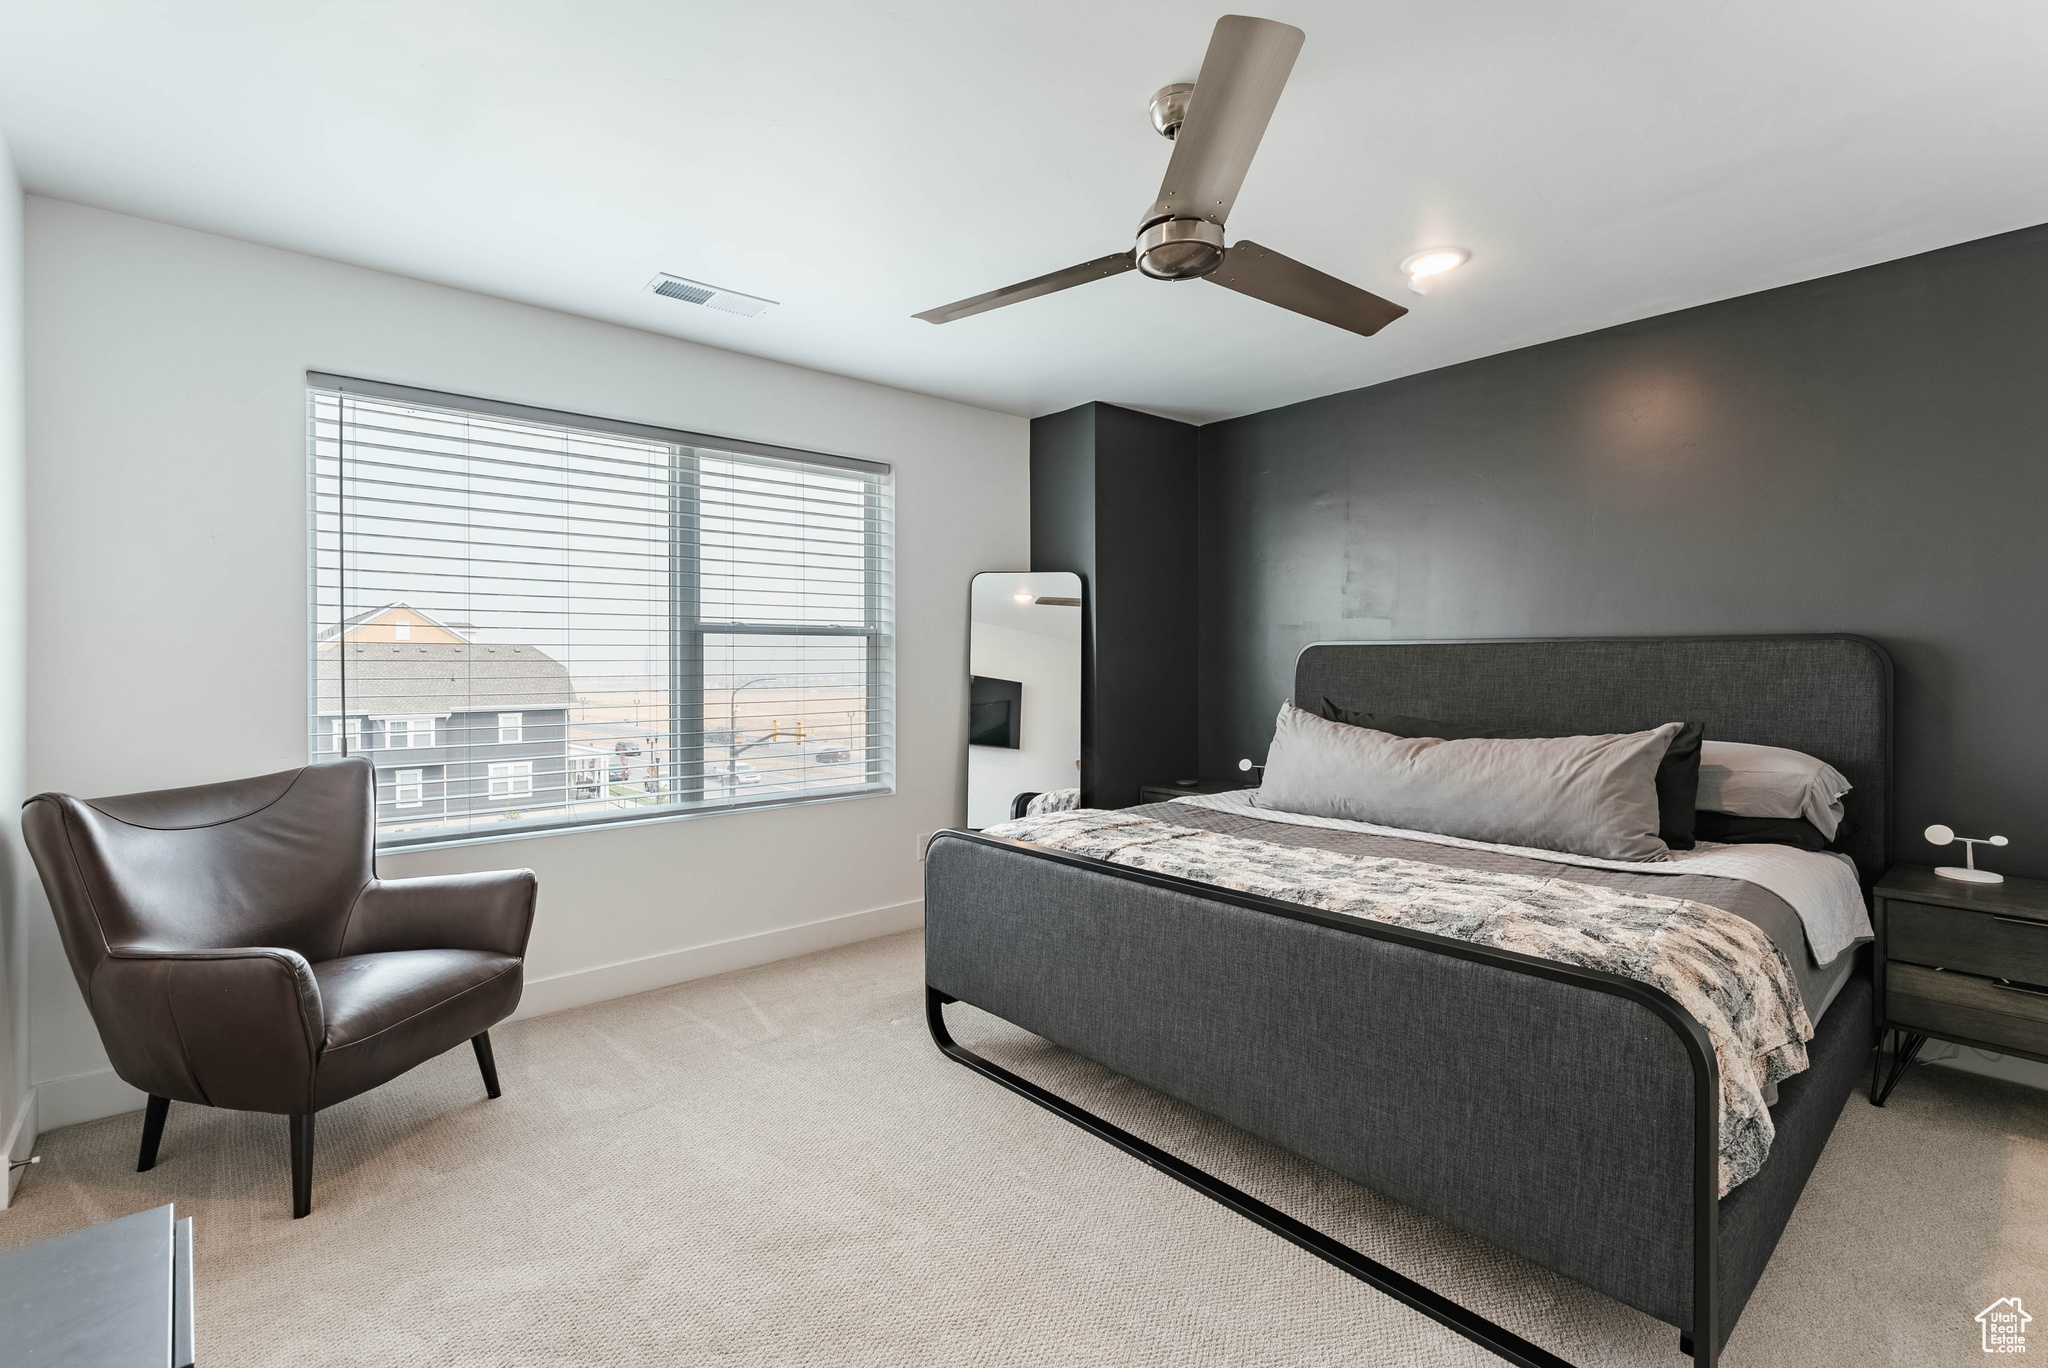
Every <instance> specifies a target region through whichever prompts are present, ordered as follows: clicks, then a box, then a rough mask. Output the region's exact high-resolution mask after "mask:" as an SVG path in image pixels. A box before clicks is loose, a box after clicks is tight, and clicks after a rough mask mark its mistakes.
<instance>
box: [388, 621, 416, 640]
mask: <svg viewBox="0 0 2048 1368" xmlns="http://www.w3.org/2000/svg"><path fill="white" fill-rule="evenodd" d="M391 635H392V636H394V637H396V638H398V639H399V640H400V641H411V640H412V624H411V623H410V622H407V621H406V620H405V619H404V618H400V619H399V620H398V621H396V622H394V623H392V624H391Z"/></svg>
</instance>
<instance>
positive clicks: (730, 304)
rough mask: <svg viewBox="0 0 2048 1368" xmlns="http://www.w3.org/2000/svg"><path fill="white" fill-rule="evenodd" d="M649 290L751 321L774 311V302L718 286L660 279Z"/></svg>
mask: <svg viewBox="0 0 2048 1368" xmlns="http://www.w3.org/2000/svg"><path fill="white" fill-rule="evenodd" d="M647 288H648V289H650V290H652V291H654V292H655V293H656V294H658V295H662V296H665V297H666V298H669V299H680V300H682V301H683V303H685V304H702V305H703V306H704V307H705V308H707V309H718V310H720V311H721V312H724V313H732V314H738V315H740V316H741V317H742V318H752V317H753V316H754V315H756V314H761V313H766V312H767V311H768V310H770V309H772V308H774V307H775V301H774V300H772V299H757V298H756V297H754V296H753V295H750V294H741V293H740V292H739V291H738V290H721V289H719V288H718V287H717V286H716V285H706V284H705V283H704V282H703V281H701V280H685V279H683V278H682V277H681V276H672V275H658V276H656V277H655V278H654V279H652V280H650V281H648V282H647Z"/></svg>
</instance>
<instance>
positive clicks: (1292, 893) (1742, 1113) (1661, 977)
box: [987, 809, 1813, 1197]
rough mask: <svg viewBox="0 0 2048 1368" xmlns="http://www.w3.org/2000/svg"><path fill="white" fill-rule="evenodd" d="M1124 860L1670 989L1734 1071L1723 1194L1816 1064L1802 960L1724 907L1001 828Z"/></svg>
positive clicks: (1254, 848) (1754, 1158)
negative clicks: (1782, 1088)
mask: <svg viewBox="0 0 2048 1368" xmlns="http://www.w3.org/2000/svg"><path fill="white" fill-rule="evenodd" d="M987 834H988V835H990V836H1000V837H1005V838H1008V839H1010V840H1013V841H1029V842H1031V843H1032V844H1034V845H1042V846H1048V847H1050V848H1052V849H1054V850H1065V851H1070V852H1072V853H1074V854H1076V855H1089V856H1093V857H1094V858H1096V859H1099V860H1107V861H1109V862H1110V863H1112V864H1120V865H1129V866H1130V867H1131V868H1133V869H1146V870H1151V871H1153V872H1155V873H1159V874H1172V875H1177V876H1179V877H1180V878H1184V879H1194V880H1197V881H1199V882H1201V883H1207V884H1216V885H1218V886H1220V887H1223V888H1231V889H1236V890H1237V891H1239V892H1242V893H1255V894H1259V895H1261V896H1263V897H1268V898H1275V899H1278V900H1280V901H1282V902H1291V903H1299V904H1301V905H1303V906H1306V907H1313V908H1317V909H1319V910H1321V911H1324V912H1335V913H1341V914H1343V915H1346V916H1352V917H1364V918H1367V919H1369V920H1372V921H1378V922H1386V923H1388V924H1389V925H1393V926H1405V927H1409V928H1412V929H1414V930H1417V931H1428V932H1431V933H1433V934H1435V935H1439V936H1453V937H1456V938H1457V939H1459V940H1465V941H1472V942H1473V943H1475V944H1478V945H1491V946H1494V947H1496V948H1498V949H1502V950H1513V951H1517V952H1519V953H1521V954H1525V955H1534V956H1538V957H1540V958H1542V959H1549V960H1558V961H1561V962H1563V963H1565V964H1576V965H1581V966H1583V967H1585V968H1588V969H1600V970H1605V971H1606V972H1608V973H1610V974H1618V975H1621V976H1622V977H1624V978H1631V979H1635V980H1636V981H1637V982H1639V983H1647V984H1651V985H1653V986H1655V987H1658V988H1661V989H1663V990H1664V991H1665V992H1667V993H1669V994H1670V995H1671V996H1672V997H1673V998H1674V999H1676V1000H1677V1002H1678V1005H1679V1006H1680V1007H1683V1008H1684V1009H1685V1010H1686V1011H1687V1012H1688V1013H1690V1014H1691V1016H1692V1018H1693V1019H1694V1020H1695V1021H1697V1022H1699V1023H1700V1024H1701V1025H1702V1026H1704V1027H1706V1029H1707V1034H1708V1036H1709V1037H1710V1038H1711V1039H1712V1040H1713V1044H1714V1055H1715V1058H1716V1059H1717V1060H1718V1061H1719V1064H1720V1071H1721V1195H1722V1196H1724V1197H1725V1196H1726V1195H1727V1194H1728V1192H1729V1191H1730V1189H1732V1188H1734V1187H1735V1186H1736V1185H1737V1184H1738V1183H1741V1182H1744V1181H1745V1180H1747V1179H1748V1178H1750V1177H1751V1176H1752V1175H1754V1174H1755V1173H1756V1171H1757V1170H1758V1169H1760V1168H1762V1167H1763V1162H1764V1159H1765V1157H1766V1156H1768V1155H1769V1154H1770V1150H1771V1138H1772V1136H1773V1135H1774V1134H1775V1133H1776V1132H1775V1128H1774V1127H1773V1126H1772V1124H1771V1113H1770V1109H1769V1108H1768V1107H1767V1106H1765V1104H1764V1091H1763V1090H1764V1088H1765V1087H1766V1086H1768V1085H1770V1084H1773V1083H1776V1082H1778V1081H1780V1080H1781V1079H1786V1078H1790V1077H1791V1076H1792V1075H1793V1074H1796V1073H1799V1072H1801V1071H1803V1070H1804V1069H1805V1068H1806V1042H1807V1041H1808V1040H1811V1039H1812V1038H1813V1026H1812V1024H1811V1023H1810V1022H1808V1021H1807V1019H1806V1009H1805V1007H1804V1006H1803V1005H1802V1004H1801V1002H1800V1000H1799V990H1798V987H1797V986H1796V984H1795V982H1794V980H1793V977H1792V967H1791V966H1790V965H1789V964H1787V963H1786V962H1785V956H1784V954H1783V953H1782V952H1781V951H1780V950H1779V949H1778V947H1777V946H1776V945H1775V944H1774V943H1773V942H1772V940H1771V938H1770V937H1769V936H1767V935H1765V934H1764V933H1763V931H1762V930H1761V929H1760V928H1758V927H1757V926H1756V925H1755V924H1754V923H1752V922H1749V921H1747V920H1745V919H1743V918H1741V917H1738V916H1736V915H1735V914H1733V913H1731V912H1724V911H1722V910H1721V909H1720V908H1718V907H1708V906H1705V905H1704V904H1701V903H1696V902H1692V901H1689V900H1687V899H1684V898H1666V897H1662V896H1660V895H1657V894H1653V893H1625V892H1621V891H1619V890H1617V889H1612V888H1596V887H1594V886H1592V885H1590V884H1580V883H1573V882H1571V881H1570V880H1569V879H1552V878H1534V877H1531V876H1529V875H1526V874H1496V873H1483V872H1480V871H1476V870H1465V869H1448V868H1445V867H1443V866H1440V865H1432V864H1424V863H1422V862H1421V861H1419V860H1398V859H1391V858H1378V859H1375V858H1365V857H1361V856H1356V855H1339V854H1336V853H1335V852H1332V851H1327V850H1314V849H1303V848H1299V847H1295V846H1283V845H1274V844H1272V843H1270V842H1267V841H1255V840H1248V839H1246V838H1244V837H1241V836H1224V835H1221V834H1219V833H1217V832H1213V831H1197V830H1194V829H1192V828H1189V827H1177V826H1170V825H1168V824H1167V823H1165V822H1155V821H1152V820H1149V819H1147V818H1142V817H1130V816H1127V815H1125V814H1123V813H1119V812H1101V811H1096V810H1094V809H1083V810H1081V811H1079V812H1062V813H1057V814H1053V815H1048V816H1043V817H1024V818H1021V819H1019V820H1017V821H1014V822H1005V823H1003V824H1002V825H1000V826H993V827H990V828H988V830H987Z"/></svg>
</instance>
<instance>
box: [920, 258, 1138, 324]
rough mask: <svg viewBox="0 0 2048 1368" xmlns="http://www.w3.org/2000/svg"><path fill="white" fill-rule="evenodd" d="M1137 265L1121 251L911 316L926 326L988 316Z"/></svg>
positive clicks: (1119, 272) (1118, 273)
mask: <svg viewBox="0 0 2048 1368" xmlns="http://www.w3.org/2000/svg"><path fill="white" fill-rule="evenodd" d="M1135 265H1137V261H1136V258H1135V256H1134V254H1133V253H1131V252H1118V253H1117V254H1116V255H1115V256H1106V257H1097V258H1096V259H1095V260H1093V261H1084V262H1082V263H1081V264H1080V265H1079V266H1069V267H1067V269H1065V270H1064V271H1054V272H1052V273H1051V274H1049V275H1042V276H1033V277H1032V278H1031V279H1029V280H1023V281H1019V282H1018V283H1017V284H1015V285H1005V286H1003V288H1002V289H1000V290H990V291H989V292H988V293H987V294H978V295H976V296H974V297H973V298H972V299H961V300H956V301H954V302H953V303H951V304H941V305H940V306H939V307H938V308H936V309H926V310H925V311H924V312H923V313H921V314H912V315H911V317H912V318H922V319H923V320H924V321H925V322H927V323H951V322H952V321H953V320H954V319H956V318H966V317H968V316H970V315H972V314H978V313H987V312H988V311H989V310H990V309H1000V308H1002V307H1003V306H1004V305H1005V304H1015V303H1018V302H1019V301H1021V300H1026V299H1036V298H1038V297H1039V296H1040V295H1049V294H1051V293H1053V292H1054V291H1055V290H1070V289H1072V288H1073V287H1074V286H1076V285H1086V284H1087V283H1088V282H1089V281H1091V280H1101V279H1102V278H1103V277H1104V276H1113V275H1121V274H1123V273H1124V272H1125V271H1128V270H1130V269H1131V268H1132V267H1133V266H1135Z"/></svg>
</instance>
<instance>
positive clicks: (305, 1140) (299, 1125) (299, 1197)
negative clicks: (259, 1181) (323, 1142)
mask: <svg viewBox="0 0 2048 1368" xmlns="http://www.w3.org/2000/svg"><path fill="white" fill-rule="evenodd" d="M312 1210H313V1113H311V1112H297V1113H294V1114H293V1116H292V1219H293V1220H294V1221H296V1220H298V1219H299V1218H300V1217H301V1216H305V1215H307V1214H309V1213H310V1212H311V1211H312Z"/></svg>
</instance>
